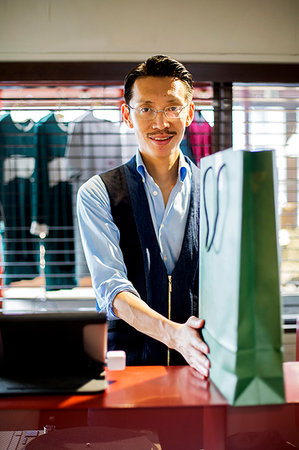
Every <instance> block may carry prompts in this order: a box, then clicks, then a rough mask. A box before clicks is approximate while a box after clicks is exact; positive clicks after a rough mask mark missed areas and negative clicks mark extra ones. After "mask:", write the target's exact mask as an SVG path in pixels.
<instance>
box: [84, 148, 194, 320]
mask: <svg viewBox="0 0 299 450" xmlns="http://www.w3.org/2000/svg"><path fill="white" fill-rule="evenodd" d="M136 166H137V171H138V172H139V174H140V176H141V177H142V181H143V183H144V187H145V192H146V196H147V199H148V203H149V208H150V213H151V217H152V222H153V226H154V229H155V233H156V237H157V241H158V243H159V246H160V250H161V258H162V259H163V261H164V264H165V266H166V270H167V272H168V274H171V272H172V271H173V269H174V267H175V264H176V262H177V260H178V258H179V255H180V251H181V247H182V243H183V239H184V233H185V226H186V222H187V217H188V211H189V204H190V196H191V169H190V167H189V165H188V164H187V163H186V161H185V158H184V156H183V154H182V153H181V152H180V159H179V171H178V173H179V176H178V179H177V182H176V184H175V186H174V187H173V189H172V191H171V193H170V196H169V199H168V202H167V205H166V207H165V205H164V200H163V196H162V193H161V190H160V188H159V186H158V185H157V184H156V183H155V181H154V180H153V178H152V177H151V176H150V175H149V173H148V172H147V170H146V167H145V165H144V164H143V161H142V157H141V154H140V152H139V151H137V154H136ZM77 215H78V221H79V228H80V232H81V239H82V243H83V248H84V252H85V256H86V260H87V264H88V267H89V270H90V273H91V277H92V284H93V288H94V291H95V294H96V299H97V303H98V306H99V308H100V309H101V310H103V311H105V312H106V313H107V318H108V319H112V318H113V319H115V317H116V316H115V315H114V314H113V312H112V302H113V300H114V298H115V296H116V295H117V294H118V293H119V292H122V291H130V292H133V293H134V294H135V295H137V296H139V294H138V292H137V291H136V289H135V288H134V286H133V285H132V283H131V282H130V281H129V280H128V279H127V270H126V266H125V264H124V259H123V255H122V252H121V249H120V247H119V230H118V228H117V226H116V225H115V223H114V221H113V217H112V214H111V208H110V201H109V196H108V193H107V190H106V187H105V185H104V182H103V181H102V179H101V177H100V176H98V175H95V176H93V177H92V178H90V179H89V180H88V181H87V182H86V183H84V184H83V185H82V186H81V187H80V189H79V191H78V196H77Z"/></svg>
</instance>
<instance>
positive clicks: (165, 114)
mask: <svg viewBox="0 0 299 450" xmlns="http://www.w3.org/2000/svg"><path fill="white" fill-rule="evenodd" d="M126 106H127V107H128V108H129V109H132V110H134V111H138V110H139V109H140V108H142V107H138V108H133V106H130V105H128V104H127V103H126ZM187 106H188V104H187V105H184V106H177V108H180V112H179V115H178V117H168V116H167V113H166V111H165V110H167V108H171V106H165V108H164V109H155V108H151V107H148V109H150V110H152V111H153V112H154V116H153V117H152V118H150V119H149V118H146V117H141V116H140V119H141V120H155V118H156V117H157V114H158V113H159V112H162V113H163V114H164V116H165V117H166V118H167V119H170V120H175V119H179V118H180V115H181V112H182V111H183V109H185V108H187Z"/></svg>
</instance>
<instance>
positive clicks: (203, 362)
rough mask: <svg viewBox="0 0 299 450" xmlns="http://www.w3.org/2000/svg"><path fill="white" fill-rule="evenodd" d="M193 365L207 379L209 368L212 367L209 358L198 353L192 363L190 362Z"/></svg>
mask: <svg viewBox="0 0 299 450" xmlns="http://www.w3.org/2000/svg"><path fill="white" fill-rule="evenodd" d="M190 365H191V367H193V368H194V369H196V370H198V372H199V373H200V374H201V375H202V376H203V377H204V378H205V379H206V378H208V376H209V372H210V371H209V368H210V361H209V360H208V358H207V357H206V356H204V355H202V354H199V355H196V357H195V358H194V359H193V361H192V363H191V364H190Z"/></svg>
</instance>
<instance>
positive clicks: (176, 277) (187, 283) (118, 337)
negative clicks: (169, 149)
mask: <svg viewBox="0 0 299 450" xmlns="http://www.w3.org/2000/svg"><path fill="white" fill-rule="evenodd" d="M186 160H187V162H188V163H189V164H190V166H191V170H192V189H191V200H190V208H189V214H188V219H187V224H186V229H185V235H184V240H183V244H182V249H181V253H180V256H179V259H178V261H177V264H176V266H175V268H174V270H173V272H172V274H171V277H172V292H171V311H170V319H171V320H173V321H175V322H179V323H183V322H185V321H186V320H187V319H188V318H189V317H190V316H191V315H192V314H194V315H197V314H198V259H199V258H198V256H199V182H200V180H199V169H198V167H196V166H195V165H194V164H193V163H192V162H191V161H190V160H189V159H188V158H186ZM101 178H102V180H103V182H104V184H105V186H106V188H107V192H108V195H109V199H110V205H111V212H112V216H113V219H114V222H115V224H116V225H117V227H118V228H119V230H120V247H121V250H122V253H123V256H124V262H125V265H126V267H127V275H128V279H129V280H130V281H131V282H132V284H133V285H134V287H135V288H136V290H137V291H138V292H139V295H140V297H141V298H142V299H143V300H144V301H145V302H146V303H147V304H148V305H149V306H150V307H151V308H153V309H154V310H155V311H157V312H159V313H161V314H162V315H163V316H165V317H169V299H168V287H169V283H168V282H169V280H168V275H167V271H166V268H165V265H164V262H163V260H162V258H161V255H160V247H159V244H158V242H157V239H156V234H155V230H154V227H153V224H152V220H151V215H150V210H149V206H148V202H147V197H146V192H145V189H144V185H143V182H142V178H141V176H140V174H139V173H138V172H137V169H136V157H135V156H134V157H133V158H132V159H131V160H130V161H129V162H128V163H126V164H125V165H123V166H120V167H118V168H116V169H113V170H110V171H109V172H106V173H103V174H101ZM108 348H109V350H125V351H126V353H127V364H128V365H166V363H167V347H166V346H165V345H164V344H162V343H160V342H158V341H156V340H155V339H152V338H150V337H148V336H146V335H144V334H143V333H140V332H138V331H136V330H135V329H134V328H132V327H131V326H129V325H128V324H127V323H126V322H124V321H123V320H117V319H116V320H113V321H109V331H108ZM170 364H172V365H177V364H186V362H185V360H184V359H183V357H182V356H181V355H180V354H179V353H178V352H176V351H174V350H171V351H170Z"/></svg>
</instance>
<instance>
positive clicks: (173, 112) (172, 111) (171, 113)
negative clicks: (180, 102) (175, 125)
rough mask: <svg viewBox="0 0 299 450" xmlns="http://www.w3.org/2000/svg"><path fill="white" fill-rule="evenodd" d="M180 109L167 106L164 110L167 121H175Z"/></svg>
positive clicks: (179, 107)
mask: <svg viewBox="0 0 299 450" xmlns="http://www.w3.org/2000/svg"><path fill="white" fill-rule="evenodd" d="M182 109H183V108H182V107H181V106H169V107H168V108H165V110H164V112H165V116H166V117H168V118H169V119H177V118H178V117H180V114H181V111H182Z"/></svg>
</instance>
